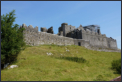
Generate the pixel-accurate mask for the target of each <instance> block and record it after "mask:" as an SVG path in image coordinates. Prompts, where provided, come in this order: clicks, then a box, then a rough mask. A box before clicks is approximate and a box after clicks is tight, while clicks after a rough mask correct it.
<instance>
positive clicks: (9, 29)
mask: <svg viewBox="0 0 122 82" xmlns="http://www.w3.org/2000/svg"><path fill="white" fill-rule="evenodd" d="M14 12H15V10H13V11H12V12H10V13H9V14H6V15H4V14H3V15H2V16H1V66H3V65H2V64H6V63H11V62H12V61H15V60H16V57H17V54H18V53H19V52H20V51H21V49H22V48H23V46H24V45H25V42H24V40H23V30H24V28H21V29H19V27H18V26H19V25H18V24H13V22H14V21H15V18H16V17H14V15H15V14H14ZM1 68H2V67H1Z"/></svg>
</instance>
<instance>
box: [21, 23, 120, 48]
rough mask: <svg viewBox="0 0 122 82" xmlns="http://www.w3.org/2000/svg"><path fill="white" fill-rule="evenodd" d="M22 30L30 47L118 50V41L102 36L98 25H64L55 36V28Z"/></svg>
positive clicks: (30, 26) (23, 26) (24, 26)
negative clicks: (57, 46) (58, 46)
mask: <svg viewBox="0 0 122 82" xmlns="http://www.w3.org/2000/svg"><path fill="white" fill-rule="evenodd" d="M20 28H25V31H24V32H23V34H24V37H25V42H26V43H27V44H28V45H42V44H57V45H79V46H84V47H97V48H109V49H115V50H116V49H118V48H117V43H116V40H115V39H113V38H112V37H110V38H108V37H106V35H105V34H101V31H100V27H99V26H98V25H89V26H84V27H83V26H82V25H80V26H79V27H78V28H75V26H72V25H68V24H67V23H62V24H61V27H59V29H58V30H59V33H58V34H53V33H54V32H53V27H50V28H49V29H46V27H42V28H41V29H40V30H41V32H38V27H35V28H33V27H32V25H29V26H28V27H27V26H26V25H25V24H23V25H22V26H20Z"/></svg>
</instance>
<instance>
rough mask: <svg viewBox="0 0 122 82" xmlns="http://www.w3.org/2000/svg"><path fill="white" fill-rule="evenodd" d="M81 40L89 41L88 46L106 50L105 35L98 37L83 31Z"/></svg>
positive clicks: (95, 34) (96, 34) (93, 33)
mask: <svg viewBox="0 0 122 82" xmlns="http://www.w3.org/2000/svg"><path fill="white" fill-rule="evenodd" d="M82 38H83V39H84V40H87V41H90V45H91V46H94V47H99V48H108V45H107V39H106V35H105V34H103V35H101V34H100V35H98V33H95V32H91V31H87V30H86V31H83V32H82Z"/></svg>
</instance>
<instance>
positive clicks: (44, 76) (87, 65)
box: [1, 45, 121, 81]
mask: <svg viewBox="0 0 122 82" xmlns="http://www.w3.org/2000/svg"><path fill="white" fill-rule="evenodd" d="M66 48H67V50H69V51H66ZM49 52H50V53H52V54H53V55H47V53H49ZM61 54H62V55H61ZM120 58H121V53H119V52H99V51H93V50H88V49H86V48H84V47H80V46H74V45H72V46H56V45H43V46H33V47H27V48H26V49H25V50H23V51H21V53H20V54H19V55H18V58H17V61H16V62H15V63H14V64H13V65H18V67H17V68H13V69H7V68H6V69H4V70H1V81H110V80H111V79H113V78H116V77H118V76H120V74H117V73H116V71H114V70H112V69H111V62H112V61H113V60H117V59H120Z"/></svg>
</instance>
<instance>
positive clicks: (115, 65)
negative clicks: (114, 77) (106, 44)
mask: <svg viewBox="0 0 122 82" xmlns="http://www.w3.org/2000/svg"><path fill="white" fill-rule="evenodd" d="M112 69H114V70H116V71H117V72H118V73H120V74H121V59H119V60H113V62H112Z"/></svg>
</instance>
